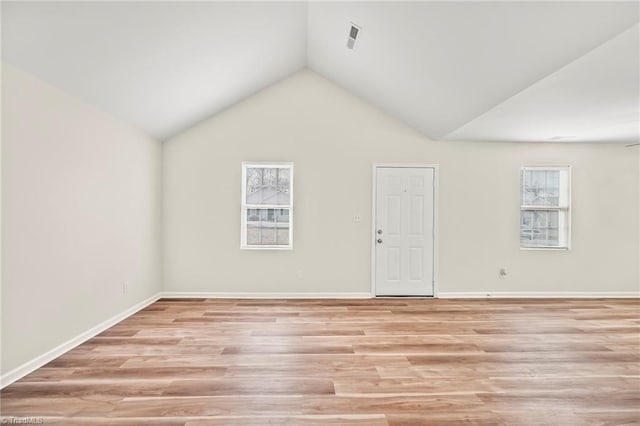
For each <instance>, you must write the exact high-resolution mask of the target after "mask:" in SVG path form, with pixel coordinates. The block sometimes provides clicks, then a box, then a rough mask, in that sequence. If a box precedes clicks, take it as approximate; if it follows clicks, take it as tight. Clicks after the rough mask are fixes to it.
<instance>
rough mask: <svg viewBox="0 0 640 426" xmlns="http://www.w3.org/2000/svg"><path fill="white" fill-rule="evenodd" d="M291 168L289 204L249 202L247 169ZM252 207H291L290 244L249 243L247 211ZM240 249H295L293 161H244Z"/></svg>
mask: <svg viewBox="0 0 640 426" xmlns="http://www.w3.org/2000/svg"><path fill="white" fill-rule="evenodd" d="M250 168H261V169H268V168H273V169H289V204H247V169H250ZM250 209H289V244H287V245H283V244H260V245H258V244H256V245H251V244H247V211H248V210H250ZM240 223H241V225H240V249H242V250H293V163H292V162H276V163H274V162H269V163H260V162H257V163H256V162H242V200H241V208H240Z"/></svg>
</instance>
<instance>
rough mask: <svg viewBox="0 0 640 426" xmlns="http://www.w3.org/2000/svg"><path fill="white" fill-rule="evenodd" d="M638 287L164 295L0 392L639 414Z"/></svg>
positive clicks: (114, 412) (41, 403) (126, 410)
mask: <svg viewBox="0 0 640 426" xmlns="http://www.w3.org/2000/svg"><path fill="white" fill-rule="evenodd" d="M639 307H640V301H638V300H637V299H626V300H622V299H616V300H614V299H599V300H595V299H583V300H567V299H555V300H542V299H525V300H515V299H500V300H498V299H493V300H437V299H435V300H430V299H374V300H220V299H202V300H201V299H197V300H196V299H190V300H184V299H183V300H169V299H163V300H160V301H158V302H156V303H154V304H153V305H151V306H149V307H147V308H146V309H144V310H142V311H140V312H139V313H137V314H135V315H133V316H131V317H130V318H128V319H126V320H125V321H123V322H121V323H119V324H117V325H116V326H114V327H112V328H111V329H109V330H107V331H105V332H104V333H102V334H101V335H99V336H97V337H95V338H93V339H91V340H90V341H88V342H86V343H84V344H83V345H81V346H79V347H77V348H76V349H74V350H72V351H70V352H69V353H67V354H65V355H63V356H62V357H60V358H58V359H56V360H55V361H52V362H51V363H49V364H47V365H46V366H44V367H42V368H40V369H38V370H37V371H35V372H33V373H32V374H30V375H29V376H27V377H25V378H23V379H22V380H20V381H18V382H16V383H14V384H12V385H10V386H8V387H7V388H5V389H4V390H3V391H2V393H1V398H2V400H1V404H2V416H3V419H4V420H5V421H7V419H9V418H10V417H11V416H16V417H39V416H42V417H43V419H44V422H45V424H49V423H59V424H65V425H66V424H81V425H93V424H113V425H189V426H196V425H198V426H199V425H225V426H226V425H266V424H287V425H314V424H342V425H351V424H359V425H413V424H415V425H418V424H420V425H422V424H424V425H457V424H463V423H464V424H509V425H542V424H545V425H591V424H593V425H595V424H602V425H629V424H640V314H639V309H638V308H639Z"/></svg>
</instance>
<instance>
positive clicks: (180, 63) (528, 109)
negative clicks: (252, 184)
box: [2, 1, 640, 142]
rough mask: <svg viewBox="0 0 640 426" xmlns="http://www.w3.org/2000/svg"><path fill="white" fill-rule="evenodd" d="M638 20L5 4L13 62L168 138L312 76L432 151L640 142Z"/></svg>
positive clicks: (211, 5)
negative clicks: (417, 134)
mask: <svg viewBox="0 0 640 426" xmlns="http://www.w3.org/2000/svg"><path fill="white" fill-rule="evenodd" d="M638 13H639V7H638V3H636V2H592V1H588V2H530V3H528V2H505V1H496V2H457V1H447V2H387V3H384V2H309V3H307V2H286V3H272V2H251V3H250V2H235V3H233V2H224V3H222V2H204V3H202V2H201V3H190V2H179V3H173V2H140V3H123V2H112V3H108V2H104V3H103V2H75V3H29V2H20V3H10V2H3V3H2V59H3V61H6V62H9V63H12V64H13V65H15V66H18V67H20V68H22V69H24V70H26V71H28V72H30V73H32V74H35V75H37V76H39V77H40V78H42V79H43V80H45V81H48V82H50V83H51V84H53V85H55V86H57V87H59V88H61V89H62V90H64V91H66V92H68V93H71V94H73V95H75V96H78V97H80V98H82V99H84V100H85V101H87V102H89V103H92V104H94V105H96V106H98V107H100V108H102V109H104V110H106V111H109V112H111V113H113V114H114V115H116V116H119V117H121V118H123V119H124V120H126V121H128V122H130V123H132V124H133V125H135V126H137V127H139V128H141V129H142V130H144V131H146V132H148V133H149V134H151V135H153V136H155V137H157V138H159V139H161V140H164V139H167V138H169V137H171V136H172V135H174V134H176V133H178V132H180V131H182V130H184V129H186V128H188V127H190V126H191V125H193V124H194V123H196V122H198V121H200V120H202V119H204V118H206V117H208V116H210V115H212V114H215V113H217V112H219V111H221V110H222V109H224V108H226V107H228V106H230V105H232V104H234V103H235V102H237V101H238V100H241V99H243V98H245V97H247V96H249V95H251V94H253V93H255V92H257V91H258V90H260V89H262V88H264V87H266V86H268V85H270V84H272V83H274V82H276V81H278V80H280V79H282V78H285V77H286V76H288V75H290V74H292V73H294V72H296V71H297V70H299V69H301V68H303V67H304V66H308V67H310V68H311V69H313V70H314V71H316V72H318V73H319V74H321V75H324V76H325V77H327V78H329V79H331V80H332V81H334V82H336V83H337V84H339V85H341V86H343V87H344V88H346V89H347V90H349V91H351V92H352V93H354V94H356V95H358V96H360V97H362V98H363V99H365V100H367V101H368V102H371V103H372V104H374V105H376V106H378V107H380V108H381V109H383V110H385V111H387V112H388V113H390V114H391V115H393V116H395V117H398V118H400V119H401V120H404V121H405V122H407V123H409V124H410V125H412V126H414V127H415V128H417V129H418V130H420V131H422V132H423V133H425V134H426V135H427V136H429V137H431V138H434V139H445V140H490V141H535V142H539V141H550V140H553V141H555V140H561V141H571V142H573V141H589V142H629V141H631V142H637V141H638V139H639V137H640V135H639V134H638V132H639V131H638V104H639V94H638V92H639V90H638V79H639V78H640V77H639V70H638V66H639V65H638V57H639V55H640V49H639V45H638V37H639V34H638V25H637V23H638V20H639V19H638ZM351 21H353V22H355V23H356V24H358V25H360V26H361V27H362V31H361V33H360V36H359V39H358V42H357V44H356V49H355V50H354V51H351V50H348V49H347V48H346V41H347V34H348V30H349V23H350V22H351ZM558 137H560V138H558Z"/></svg>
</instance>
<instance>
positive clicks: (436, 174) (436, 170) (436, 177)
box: [370, 163, 440, 299]
mask: <svg viewBox="0 0 640 426" xmlns="http://www.w3.org/2000/svg"><path fill="white" fill-rule="evenodd" d="M379 168H423V169H433V298H434V299H435V298H438V207H439V204H440V195H439V188H440V165H439V164H431V163H373V166H372V173H371V175H372V178H371V180H372V185H371V188H372V190H371V192H372V194H371V201H372V202H371V240H370V241H371V297H372V298H376V297H378V296H376V219H377V217H376V203H377V201H378V200H377V197H378V169H379ZM382 297H384V296H382ZM415 297H420V296H415Z"/></svg>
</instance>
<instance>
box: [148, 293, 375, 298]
mask: <svg viewBox="0 0 640 426" xmlns="http://www.w3.org/2000/svg"><path fill="white" fill-rule="evenodd" d="M160 297H161V298H175V299H371V293H368V292H362V293H354V292H352V293H335V292H334V293H330V292H328V293H306V292H266V293H252V292H238V293H235V292H197V291H196V292H190V291H163V292H161V293H160Z"/></svg>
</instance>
